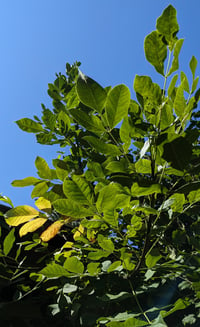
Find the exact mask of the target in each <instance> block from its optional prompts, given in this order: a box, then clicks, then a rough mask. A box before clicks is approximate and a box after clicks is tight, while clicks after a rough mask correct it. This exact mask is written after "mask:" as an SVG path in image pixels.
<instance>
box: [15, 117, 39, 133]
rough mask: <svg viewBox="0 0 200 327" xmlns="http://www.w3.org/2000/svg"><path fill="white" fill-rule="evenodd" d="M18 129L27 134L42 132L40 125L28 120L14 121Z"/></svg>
mask: <svg viewBox="0 0 200 327" xmlns="http://www.w3.org/2000/svg"><path fill="white" fill-rule="evenodd" d="M16 123H17V125H18V126H19V128H21V129H22V131H25V132H28V133H38V132H41V131H43V127H42V125H41V124H40V123H36V122H35V121H34V120H32V119H30V118H22V119H20V120H17V121H16Z"/></svg>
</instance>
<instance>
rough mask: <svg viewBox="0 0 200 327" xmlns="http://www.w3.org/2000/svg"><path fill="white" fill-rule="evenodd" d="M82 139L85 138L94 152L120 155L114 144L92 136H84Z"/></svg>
mask: <svg viewBox="0 0 200 327" xmlns="http://www.w3.org/2000/svg"><path fill="white" fill-rule="evenodd" d="M83 139H84V140H86V141H87V142H88V143H89V144H90V145H91V146H92V147H93V148H94V150H95V151H96V152H100V153H103V154H107V155H113V156H120V155H121V151H120V149H119V148H118V147H117V146H116V145H113V144H107V143H104V142H103V141H101V140H100V139H99V138H97V137H94V136H84V137H83Z"/></svg>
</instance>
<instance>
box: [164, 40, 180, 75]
mask: <svg viewBox="0 0 200 327" xmlns="http://www.w3.org/2000/svg"><path fill="white" fill-rule="evenodd" d="M183 42H184V39H179V40H177V41H176V43H175V47H174V53H173V60H172V65H171V68H170V70H169V72H168V74H167V76H169V75H171V74H172V73H174V72H175V71H176V70H178V69H179V60H178V59H179V58H178V57H179V53H180V51H181V48H182V45H183Z"/></svg>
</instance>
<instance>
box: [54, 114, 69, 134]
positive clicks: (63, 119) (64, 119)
mask: <svg viewBox="0 0 200 327" xmlns="http://www.w3.org/2000/svg"><path fill="white" fill-rule="evenodd" d="M57 121H58V127H59V128H60V130H61V132H62V133H63V134H64V133H67V131H68V130H69V129H70V128H71V122H70V118H69V116H68V114H67V113H66V112H64V111H60V112H59V114H58V118H57Z"/></svg>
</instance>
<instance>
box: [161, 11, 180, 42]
mask: <svg viewBox="0 0 200 327" xmlns="http://www.w3.org/2000/svg"><path fill="white" fill-rule="evenodd" d="M156 28H157V30H158V32H159V33H161V34H162V35H163V36H165V39H166V41H167V42H169V45H170V46H171V47H172V46H173V39H174V38H175V36H176V33H177V32H178V31H179V26H178V22H177V18H176V9H175V8H174V7H173V6H172V5H169V6H168V7H167V8H166V9H164V11H163V13H162V15H161V16H160V17H159V18H158V19H157V22H156ZM171 47H170V48H171Z"/></svg>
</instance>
